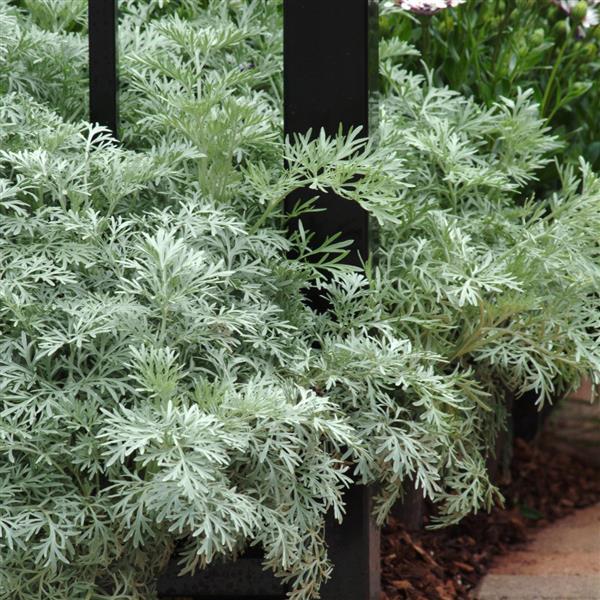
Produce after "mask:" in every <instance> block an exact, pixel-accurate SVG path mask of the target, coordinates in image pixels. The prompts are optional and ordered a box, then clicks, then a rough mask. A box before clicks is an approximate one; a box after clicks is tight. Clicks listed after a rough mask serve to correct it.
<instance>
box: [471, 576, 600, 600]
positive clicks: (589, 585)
mask: <svg viewBox="0 0 600 600" xmlns="http://www.w3.org/2000/svg"><path fill="white" fill-rule="evenodd" d="M475 598H476V599H477V600H600V575H585V576H582V575H488V576H487V577H486V578H485V579H484V581H483V583H482V585H481V586H480V588H479V590H478V591H477V592H476V594H475Z"/></svg>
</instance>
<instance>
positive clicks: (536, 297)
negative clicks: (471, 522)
mask: <svg viewBox="0 0 600 600" xmlns="http://www.w3.org/2000/svg"><path fill="white" fill-rule="evenodd" d="M76 4H77V3H71V2H70V1H69V0H65V1H64V2H62V0H61V2H52V3H49V2H46V1H43V0H28V1H27V2H23V3H11V2H8V0H0V40H1V41H2V43H1V44H0V48H2V49H3V50H2V53H1V54H0V92H1V95H0V332H1V338H0V598H2V599H6V600H8V599H10V600H35V599H40V600H41V599H44V600H45V599H47V598H53V599H57V600H60V599H65V600H66V599H69V600H70V599H72V598H84V599H86V600H96V599H97V600H100V599H113V600H132V599H140V600H141V599H144V600H147V599H149V598H154V597H155V595H156V594H155V582H156V578H157V577H158V575H159V574H160V573H161V572H162V570H163V569H164V567H165V565H166V563H167V562H168V561H169V560H171V559H172V558H173V557H175V558H177V559H178V560H179V561H180V564H181V567H182V570H183V571H184V572H187V571H191V570H194V569H195V568H202V567H204V566H205V565H207V564H209V563H210V562H212V561H214V560H221V559H231V558H235V557H236V556H238V555H239V554H240V553H241V552H242V551H243V550H244V549H245V548H247V547H248V546H249V545H256V546H259V547H261V548H262V549H263V550H264V555H265V559H264V563H265V566H266V567H267V568H270V569H272V570H273V571H274V572H275V573H276V574H278V575H279V576H280V577H282V578H283V579H284V580H285V581H288V582H289V583H290V585H291V589H292V591H291V593H290V595H291V597H292V598H295V599H297V600H305V599H309V598H314V597H316V596H317V594H318V590H319V587H320V585H321V583H322V582H323V581H324V580H325V579H326V578H327V577H328V576H329V573H330V570H331V565H330V564H329V562H328V560H327V552H326V547H325V544H324V540H323V523H324V516H325V514H326V513H327V512H329V511H333V513H334V514H335V515H336V516H337V517H338V518H342V517H343V511H344V504H343V492H344V489H345V488H346V487H347V486H348V485H349V484H350V482H351V480H352V479H353V480H356V481H358V482H362V483H377V484H379V486H380V488H381V493H380V497H379V500H378V503H377V516H378V518H379V520H380V522H382V521H383V520H384V519H385V517H386V514H387V512H388V510H389V508H390V507H391V506H392V505H393V503H394V502H395V501H396V500H397V499H398V498H400V497H401V495H402V489H403V485H404V484H405V483H406V481H407V480H411V481H413V482H414V483H415V484H416V485H417V486H418V487H419V488H420V489H421V490H422V492H423V493H424V494H425V495H427V496H428V497H429V498H430V499H431V500H433V501H434V502H436V503H437V505H438V506H439V522H440V524H444V523H449V522H455V521H457V520H459V519H460V518H461V517H462V516H463V515H464V514H466V513H468V512H470V511H476V510H481V509H485V508H489V507H490V506H491V505H492V504H493V503H494V502H496V501H498V500H499V495H498V492H497V490H496V489H495V488H494V486H493V485H492V484H491V483H490V481H489V478H488V474H487V472H486V466H485V463H486V458H487V457H488V456H489V454H490V452H491V451H492V448H493V443H494V439H495V437H496V433H497V431H498V430H499V429H500V428H501V427H502V426H503V423H504V412H505V407H504V393H505V389H507V388H508V389H510V390H512V391H514V392H516V393H519V392H523V391H526V390H528V389H536V390H537V391H538V392H539V393H540V395H541V398H542V399H547V398H548V397H549V396H550V395H551V393H552V392H553V391H554V390H555V388H556V386H560V387H561V388H562V389H564V390H566V389H568V388H569V387H571V386H573V385H576V384H577V382H578V380H579V378H580V377H582V376H584V375H590V374H596V375H597V373H598V371H599V367H600V355H599V347H598V346H599V341H598V334H597V332H598V331H600V327H599V325H600V323H599V322H598V321H599V314H600V312H599V310H598V308H599V307H598V285H599V284H598V282H599V281H600V273H598V271H599V269H600V267H599V261H598V252H599V250H598V246H597V243H596V242H595V240H597V239H598V233H599V230H600V211H599V210H598V208H599V203H600V182H599V181H598V179H597V177H596V176H595V175H594V174H593V172H592V171H591V169H590V168H589V166H588V165H587V164H586V163H584V162H582V163H581V167H580V174H579V175H578V176H576V175H575V171H574V169H573V168H571V167H567V168H564V169H562V177H563V189H562V191H561V192H556V193H555V194H554V195H553V196H552V197H549V198H546V199H545V200H544V201H543V202H533V200H532V199H529V198H524V197H523V190H524V189H525V186H527V185H528V183H529V182H530V181H532V179H533V178H534V177H535V173H536V171H538V170H539V169H541V168H543V167H544V165H545V164H547V163H548V161H549V160H551V155H552V153H553V152H554V151H555V150H556V149H557V148H558V145H557V141H556V140H555V139H554V138H553V137H551V136H549V134H548V132H547V131H546V129H545V126H544V122H543V119H541V118H540V117H539V116H538V109H537V107H536V105H535V104H534V103H533V102H532V100H531V98H530V96H529V95H528V94H527V93H519V94H518V95H517V96H516V97H515V98H514V99H512V100H510V99H498V101H497V102H496V103H495V104H494V106H493V107H490V108H485V107H482V106H480V105H478V104H477V103H476V102H475V101H473V100H467V99H465V98H464V97H462V96H460V95H459V94H457V93H456V92H451V91H449V90H448V89H445V88H440V87H437V86H436V85H435V84H434V83H433V75H432V74H431V73H428V74H427V76H423V75H419V74H414V73H412V72H411V71H408V70H406V69H405V68H404V63H405V62H406V61H407V56H409V55H411V54H413V53H414V50H413V49H411V48H410V47H409V46H407V45H406V44H405V43H401V42H400V41H399V40H391V41H388V42H386V43H384V44H383V46H382V77H383V79H384V82H385V94H384V98H383V101H382V125H381V140H380V142H379V145H378V146H373V145H371V144H369V143H367V142H366V141H365V140H361V138H360V132H358V131H354V132H350V133H348V134H347V135H339V136H337V137H336V138H333V139H330V138H327V137H326V136H324V135H321V136H319V137H317V139H311V138H310V136H308V135H305V136H299V137H298V138H297V139H295V140H284V139H283V135H282V118H281V109H280V104H281V102H280V101H281V36H280V32H281V15H280V12H279V10H278V7H277V5H276V3H273V4H270V3H264V2H251V3H246V2H238V1H236V0H230V1H228V2H223V1H222V0H218V1H217V0H215V1H213V2H203V3H202V2H196V1H195V0H194V1H193V2H192V1H190V2H177V3H174V2H167V1H166V0H152V1H150V2H148V1H144V2H137V1H135V0H128V1H127V2H124V3H123V16H122V22H121V24H120V25H121V26H120V35H121V40H120V41H121V57H122V64H121V77H122V81H123V93H122V98H121V106H122V122H123V132H122V133H123V135H122V137H123V142H122V144H120V145H117V144H115V143H114V141H113V140H111V139H110V136H109V135H108V133H107V132H106V131H105V130H103V129H102V128H99V127H98V126H95V125H91V124H89V123H86V122H85V121H82V120H81V117H82V116H83V113H84V108H83V106H85V98H86V90H85V88H86V81H85V68H86V65H85V61H86V56H85V41H86V40H85V26H84V24H82V23H81V13H80V11H78V10H76V9H75V8H76V7H75V5H76ZM80 4H84V3H83V2H82V3H80ZM66 56H69V57H70V59H69V61H66V60H65V57H66ZM284 157H285V158H286V159H287V163H288V165H287V168H286V169H284V167H283V163H284V160H283V159H284ZM357 174H360V175H361V177H360V178H358V179H357V177H356V175H357ZM308 186H310V187H311V188H312V189H313V190H314V194H315V197H316V198H317V199H318V196H319V194H320V193H321V192H322V191H323V190H328V189H332V188H333V189H335V190H336V192H337V193H338V194H340V195H341V196H343V197H345V198H347V199H348V201H349V202H353V201H355V202H360V203H361V204H362V205H363V206H364V207H365V208H366V209H367V210H369V211H370V212H371V215H372V217H373V220H374V222H376V223H377V228H378V237H379V243H378V245H377V247H376V248H375V249H374V252H373V257H372V260H371V261H370V262H369V263H368V264H366V265H364V268H362V269H352V268H350V267H348V266H345V265H344V264H343V261H342V260H341V259H342V258H343V257H344V254H345V252H346V248H347V242H345V241H342V240H340V239H339V238H338V237H335V236H334V237H333V238H331V239H329V240H327V241H326V242H325V243H324V244H323V245H322V246H321V247H319V248H315V247H313V245H312V244H311V243H310V242H311V233H310V232H309V231H305V230H304V229H302V228H300V229H299V231H298V232H297V234H295V235H294V236H291V237H288V236H287V235H286V234H285V231H286V224H287V222H286V219H287V218H288V217H286V216H285V215H284V214H283V213H282V202H283V199H284V198H285V197H286V196H288V195H289V194H290V192H292V191H294V190H296V189H299V188H305V187H308ZM316 209H317V208H316V202H315V201H309V202H306V203H304V204H303V205H302V206H298V207H297V209H296V214H297V216H300V217H301V216H302V214H304V212H306V211H312V210H316ZM307 289H313V290H316V291H319V292H320V293H321V294H323V295H325V296H326V297H327V298H328V299H329V302H330V305H331V309H330V310H329V312H326V313H324V314H319V313H316V312H314V311H313V310H312V309H311V308H310V306H308V305H307V303H306V302H305V300H304V294H303V291H305V290H307ZM590 332H591V333H590Z"/></svg>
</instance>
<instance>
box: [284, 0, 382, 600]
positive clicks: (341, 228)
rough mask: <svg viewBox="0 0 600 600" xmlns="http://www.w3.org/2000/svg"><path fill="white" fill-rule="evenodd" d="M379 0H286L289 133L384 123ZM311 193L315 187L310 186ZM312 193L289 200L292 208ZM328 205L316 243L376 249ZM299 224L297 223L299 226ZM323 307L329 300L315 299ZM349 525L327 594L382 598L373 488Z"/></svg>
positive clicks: (312, 225) (360, 253)
mask: <svg viewBox="0 0 600 600" xmlns="http://www.w3.org/2000/svg"><path fill="white" fill-rule="evenodd" d="M377 9H378V3H377V1H376V0H321V1H317V0H284V92H285V101H284V102H285V107H284V112H285V133H286V135H290V136H291V135H293V134H295V133H306V132H307V131H308V130H309V129H310V130H312V132H313V134H314V135H318V133H319V131H320V130H321V129H324V130H325V132H326V133H327V134H329V135H335V134H336V133H337V132H338V130H339V127H340V125H341V127H342V129H343V130H346V131H347V130H348V129H349V128H351V127H358V126H362V127H363V132H364V134H365V135H367V134H369V133H370V134H371V135H372V134H374V133H375V131H376V126H377V118H376V115H377V110H376V109H377V88H378V86H377V82H378V68H379V65H378V52H377V47H378V35H377V30H378V10H377ZM307 194H308V196H309V197H310V196H312V195H314V192H308V193H307ZM307 194H306V193H304V194H303V193H302V192H300V193H298V194H293V195H292V196H291V197H290V198H288V199H287V201H286V208H287V210H288V211H289V210H291V209H292V208H293V206H294V204H295V203H296V202H297V201H298V199H300V198H302V196H303V195H307ZM319 207H320V208H325V209H326V211H325V212H318V213H313V214H310V215H307V216H302V223H303V225H304V227H305V229H307V230H310V231H312V232H313V234H314V243H316V244H318V243H320V242H322V241H324V239H325V238H327V236H330V235H332V234H335V233H338V232H341V234H342V236H343V238H344V239H351V240H352V241H353V244H352V246H351V252H350V255H349V256H348V259H347V260H348V262H350V263H351V264H355V265H359V264H360V263H361V259H362V260H365V259H366V258H367V255H368V252H369V221H368V216H367V213H366V212H365V211H364V210H363V209H362V208H361V207H360V206H359V205H358V204H356V203H353V202H349V201H347V200H344V199H343V198H340V197H338V196H336V195H335V194H333V193H329V194H326V195H324V196H322V197H321V198H320V199H319ZM292 227H293V225H292ZM311 300H312V302H313V304H314V305H315V307H316V308H317V309H320V310H324V309H326V306H324V304H323V302H322V300H320V299H319V298H312V299H311ZM345 501H346V508H347V514H346V518H345V520H344V522H343V524H342V525H339V524H337V523H335V522H333V520H331V521H330V522H329V523H328V525H327V531H326V536H327V541H328V544H329V551H330V556H331V559H332V561H333V563H334V573H333V577H332V579H331V580H330V581H329V582H328V583H327V584H326V585H325V586H324V589H323V593H322V598H323V600H342V599H343V600H379V598H380V567H379V530H378V529H377V527H376V525H375V524H374V523H373V520H372V518H371V503H372V502H371V490H370V489H368V488H365V487H362V486H354V487H353V488H351V489H350V490H349V491H348V492H347V493H346V496H345Z"/></svg>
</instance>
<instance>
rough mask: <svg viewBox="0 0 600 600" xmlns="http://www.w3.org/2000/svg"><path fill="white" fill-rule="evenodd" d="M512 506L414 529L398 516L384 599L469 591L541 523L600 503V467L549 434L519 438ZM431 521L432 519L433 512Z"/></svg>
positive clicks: (434, 599) (385, 539)
mask: <svg viewBox="0 0 600 600" xmlns="http://www.w3.org/2000/svg"><path fill="white" fill-rule="evenodd" d="M501 489H502V493H503V495H504V497H505V500H506V506H505V508H504V509H502V508H494V509H493V510H492V512H491V513H490V514H487V513H486V514H479V515H474V516H471V517H468V518H466V519H464V520H463V521H462V522H461V523H460V524H459V525H456V526H453V527H451V528H448V529H444V530H437V531H431V530H425V531H418V532H409V531H407V530H406V529H405V528H404V527H403V526H402V524H401V523H400V522H398V520H397V519H394V518H393V517H391V518H390V522H389V524H388V526H387V527H386V528H385V529H384V531H383V533H382V565H381V566H382V575H383V589H384V593H383V595H382V600H384V599H385V600H401V599H402V600H405V599H409V600H456V599H460V600H462V599H465V598H468V597H469V594H470V592H471V590H473V589H474V588H475V587H476V585H477V584H478V583H479V581H480V579H481V578H482V577H483V576H484V575H485V573H486V572H487V570H488V568H489V567H490V564H491V562H492V560H493V558H494V557H495V556H498V555H500V554H503V553H504V552H506V551H507V549H508V548H509V547H510V546H512V545H514V544H519V543H522V542H524V541H526V539H527V537H528V533H529V532H530V531H531V529H532V528H539V527H543V526H544V525H547V524H548V523H549V522H552V521H555V520H556V519H559V518H561V517H563V516H566V515H568V514H570V513H572V512H573V511H574V510H575V509H578V508H584V507H586V506H590V505H593V504H596V503H597V502H600V469H598V468H595V467H592V466H588V465H587V464H585V463H583V462H582V461H581V459H578V458H576V457H574V456H572V455H570V454H569V453H568V452H566V451H565V450H564V449H558V448H557V446H556V444H554V443H553V437H552V436H551V435H546V436H545V437H543V438H542V439H541V440H539V441H538V443H536V444H535V445H534V444H528V443H526V442H524V441H522V440H517V441H516V444H515V448H514V457H513V462H512V466H511V478H510V483H508V484H507V485H504V486H502V487H501ZM426 521H427V517H426Z"/></svg>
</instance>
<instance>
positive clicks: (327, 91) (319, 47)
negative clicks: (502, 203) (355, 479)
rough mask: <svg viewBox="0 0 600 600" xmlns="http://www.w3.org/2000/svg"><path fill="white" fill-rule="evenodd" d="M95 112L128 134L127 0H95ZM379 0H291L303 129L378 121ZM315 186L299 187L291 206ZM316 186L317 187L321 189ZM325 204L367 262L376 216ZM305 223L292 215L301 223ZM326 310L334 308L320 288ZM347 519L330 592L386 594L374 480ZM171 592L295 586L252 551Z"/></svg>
mask: <svg viewBox="0 0 600 600" xmlns="http://www.w3.org/2000/svg"><path fill="white" fill-rule="evenodd" d="M88 16H89V81H90V83H89V86H90V121H91V122H93V123H98V124H100V125H104V126H106V127H107V128H109V129H110V130H111V132H112V133H113V136H114V137H115V139H118V135H119V110H118V104H119V103H118V94H119V89H118V88H119V85H118V32H117V28H118V3H117V0H88ZM377 47H378V0H284V118H285V124H284V126H285V133H286V135H289V136H293V135H294V134H297V133H302V134H304V133H306V132H307V131H308V130H311V131H312V132H313V134H314V135H317V134H318V133H319V131H320V130H321V129H324V130H325V132H326V133H327V134H330V135H335V134H336V133H337V132H338V131H339V129H340V126H341V128H342V130H345V131H347V130H349V129H350V128H354V127H362V129H363V132H364V134H365V135H368V134H371V135H373V134H375V133H376V130H377V82H378V68H379V65H378V55H377ZM307 194H308V192H307V191H303V190H299V191H298V192H296V193H295V194H293V195H292V196H291V197H290V198H288V199H287V200H286V203H285V207H286V210H288V211H290V210H291V209H292V207H293V206H294V205H295V203H296V202H297V201H298V200H299V199H302V198H303V197H304V196H306V195H307ZM311 195H312V194H311ZM319 206H320V207H321V208H325V209H326V210H325V212H319V213H314V214H313V215H309V216H308V217H302V222H303V225H304V227H305V229H307V230H310V231H312V232H313V234H314V239H313V243H315V244H318V243H320V242H322V241H323V240H324V239H326V238H327V237H328V236H330V235H332V234H334V233H340V234H341V237H342V239H346V240H352V245H351V247H350V253H349V256H348V258H347V261H348V262H349V263H351V264H355V265H359V264H361V262H362V261H364V260H366V259H367V258H368V254H369V219H368V215H367V212H366V211H365V210H364V209H362V208H361V207H360V206H359V205H358V204H356V203H352V202H349V201H347V200H344V199H343V198H340V197H338V196H336V195H335V194H333V193H327V194H323V195H322V197H321V198H320V199H319ZM294 226H295V225H294V224H293V223H292V228H293V227H294ZM310 301H311V302H312V304H313V306H314V307H315V309H316V310H321V311H322V310H327V306H326V304H325V303H324V302H323V301H322V299H320V298H319V297H313V298H311V299H310ZM345 503H346V517H345V519H344V522H343V523H342V524H338V523H336V522H334V521H333V519H328V522H327V525H326V539H327V542H328V546H329V552H330V556H331V558H332V561H333V563H334V573H333V576H332V578H331V580H330V581H328V582H327V584H326V585H325V586H324V588H323V591H322V598H323V600H379V597H380V566H379V562H380V561H379V543H380V542H379V530H378V528H377V527H376V525H375V524H374V522H373V520H372V517H371V515H372V490H371V489H370V488H366V487H363V486H359V485H355V486H352V487H351V488H350V489H349V490H348V491H347V492H346V494H345ZM159 593H160V594H161V596H163V597H165V598H167V597H174V596H191V597H194V598H202V599H206V600H208V599H214V600H217V599H219V600H226V599H227V598H229V599H231V600H234V599H235V600H238V599H241V598H265V599H266V598H282V597H283V596H284V594H285V590H284V589H283V588H282V587H281V586H280V584H279V582H278V581H277V580H276V579H275V578H274V577H273V576H272V575H271V574H270V573H266V572H264V571H263V570H262V567H261V559H260V555H252V554H249V555H247V556H245V557H243V558H242V559H240V560H238V561H236V562H235V563H231V564H222V565H221V564H220V565H216V566H214V567H210V568H209V569H207V570H205V571H202V572H200V573H198V574H197V575H195V576H188V577H178V576H177V568H176V565H175V564H172V565H171V566H170V567H169V568H168V569H167V571H166V573H165V574H164V575H163V576H162V577H161V579H160V580H159Z"/></svg>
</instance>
